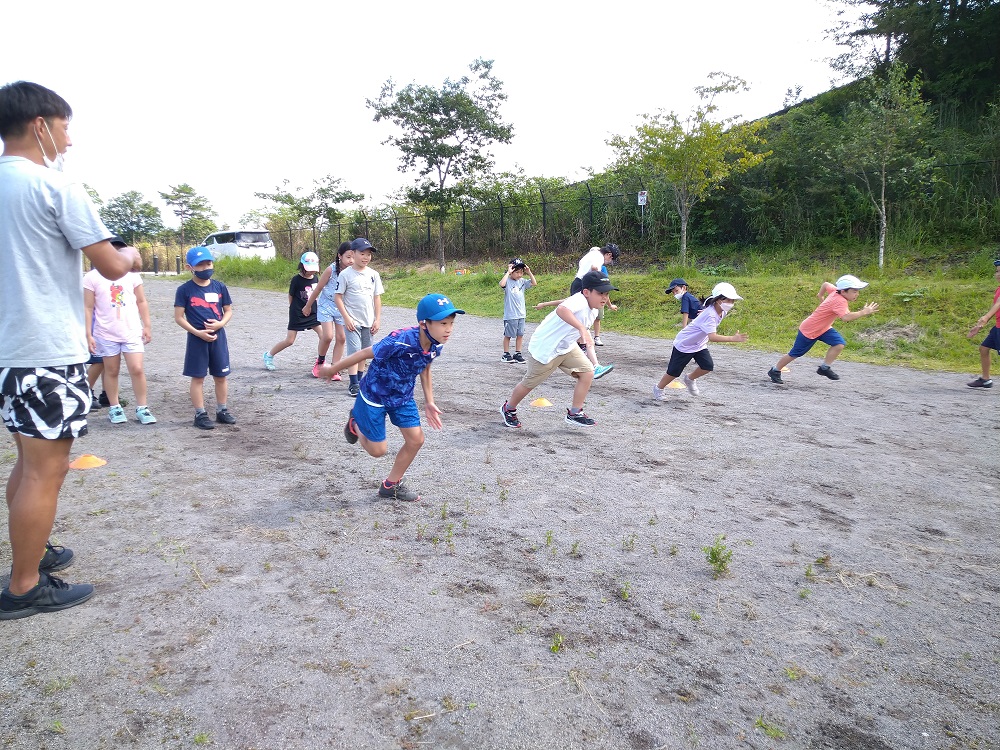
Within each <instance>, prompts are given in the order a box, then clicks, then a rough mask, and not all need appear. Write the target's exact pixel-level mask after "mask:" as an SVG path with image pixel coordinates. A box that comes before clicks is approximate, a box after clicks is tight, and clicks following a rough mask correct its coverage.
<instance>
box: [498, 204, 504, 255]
mask: <svg viewBox="0 0 1000 750" xmlns="http://www.w3.org/2000/svg"><path fill="white" fill-rule="evenodd" d="M497 204H498V205H499V206H500V244H501V245H502V244H503V243H504V240H505V238H504V234H503V199H502V198H501V197H500V195H499V194H498V195H497Z"/></svg>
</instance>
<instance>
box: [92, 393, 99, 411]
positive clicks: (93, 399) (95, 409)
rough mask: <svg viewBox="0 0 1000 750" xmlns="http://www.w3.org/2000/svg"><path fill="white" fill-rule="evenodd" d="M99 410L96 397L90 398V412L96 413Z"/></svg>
mask: <svg viewBox="0 0 1000 750" xmlns="http://www.w3.org/2000/svg"><path fill="white" fill-rule="evenodd" d="M100 408H101V402H100V400H98V398H97V396H91V397H90V410H91V411H97V410H98V409H100Z"/></svg>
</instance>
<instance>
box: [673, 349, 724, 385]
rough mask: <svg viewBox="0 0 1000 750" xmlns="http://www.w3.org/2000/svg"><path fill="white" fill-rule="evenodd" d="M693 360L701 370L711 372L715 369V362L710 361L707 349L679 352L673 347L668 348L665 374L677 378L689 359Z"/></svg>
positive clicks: (709, 353) (710, 357)
mask: <svg viewBox="0 0 1000 750" xmlns="http://www.w3.org/2000/svg"><path fill="white" fill-rule="evenodd" d="M692 359H693V360H694V361H695V362H696V363H697V364H698V367H700V368H701V369H702V370H708V371H709V372H712V370H714V369H715V362H713V361H712V354H711V352H709V351H708V349H701V350H700V351H697V352H691V353H690V354H688V353H687V352H681V351H678V350H677V347H674V348H673V349H671V350H670V361H669V362H668V363H667V375H669V376H670V377H672V378H679V377H680V376H681V373H682V372H684V368H685V367H687V366H688V363H689V362H690V361H691V360H692Z"/></svg>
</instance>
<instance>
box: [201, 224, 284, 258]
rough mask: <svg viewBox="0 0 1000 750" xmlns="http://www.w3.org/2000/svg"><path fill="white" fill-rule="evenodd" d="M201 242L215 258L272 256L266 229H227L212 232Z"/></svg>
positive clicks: (269, 236)
mask: <svg viewBox="0 0 1000 750" xmlns="http://www.w3.org/2000/svg"><path fill="white" fill-rule="evenodd" d="M201 244H202V245H204V246H205V247H207V248H208V249H209V250H211V251H212V255H214V256H215V258H216V259H219V258H227V257H235V258H260V259H261V260H272V259H273V258H274V243H273V242H272V241H271V235H270V233H269V232H268V231H267V230H266V229H237V230H235V231H234V230H231V229H229V230H226V231H223V232H213V233H212V234H210V235H208V237H206V238H205V241H204V242H202V243H201Z"/></svg>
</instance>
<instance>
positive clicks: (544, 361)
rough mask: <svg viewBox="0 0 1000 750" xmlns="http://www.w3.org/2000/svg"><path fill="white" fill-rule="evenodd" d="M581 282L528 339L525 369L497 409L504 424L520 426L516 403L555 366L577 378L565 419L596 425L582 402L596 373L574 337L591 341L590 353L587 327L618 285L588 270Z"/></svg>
mask: <svg viewBox="0 0 1000 750" xmlns="http://www.w3.org/2000/svg"><path fill="white" fill-rule="evenodd" d="M581 283H582V285H583V287H582V289H581V291H579V292H577V293H576V294H572V295H570V296H569V297H568V298H567V299H566V300H565V301H564V302H562V303H561V304H560V305H559V306H558V307H557V308H556V309H555V310H553V311H552V312H550V313H549V314H548V315H547V316H546V318H545V320H543V321H542V322H541V323H540V324H539V326H538V328H536V329H535V333H534V335H532V337H531V341H529V342H528V371H527V372H526V373H525V375H524V377H523V378H522V379H521V382H520V383H518V384H517V385H516V386H514V390H513V392H512V393H511V394H510V397H509V398H508V399H507V401H505V402H504V405H503V406H502V407H501V408H500V414H501V416H503V423H504V425H505V426H507V427H520V426H521V421H520V420H519V419H518V418H517V405H518V404H519V403H521V401H522V399H524V397H525V396H527V395H528V394H529V393H531V391H532V390H534V389H535V388H536V387H537V386H539V385H541V384H542V383H543V382H544V381H545V380H546V379H547V378H548V377H549V375H551V374H552V372H553V371H554V370H555V369H556V368H557V367H558V368H559V369H560V370H562V371H563V372H565V373H566V374H567V375H569V376H570V377H572V378H576V386H575V387H574V388H573V402H572V405H571V407H570V408H569V409H567V410H566V421H567V422H568V423H569V424H571V425H576V426H578V427H593V426H594V425H595V424H597V422H596V421H595V420H593V419H591V418H590V417H588V416H587V415H586V414H584V413H583V403H584V401H585V400H586V398H587V394H588V393H589V392H590V386H591V384H592V383H593V382H594V377H595V375H594V365H593V364H592V360H590V359H588V358H587V355H586V354H584V353H583V351H581V349H580V346H579V345H578V344H577V339H582V340H583V342H584V343H585V344H590V345H591V346H590V347H589V349H590V351H591V353H592V352H593V348H594V347H593V343H594V340H593V339H592V338H591V335H590V330H589V328H590V326H591V325H592V324H593V322H594V319H595V318H596V317H597V311H598V310H599V309H600V308H601V307H603V306H604V305H606V304H607V303H608V293H609V292H616V291H618V288H617V287H615V286H613V285H612V284H611V281H610V280H609V279H608V277H607V276H602V275H601V272H600V271H589V272H587V273H586V274H584V276H583V279H582V282H581ZM610 367H611V366H609V368H608V369H610Z"/></svg>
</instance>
